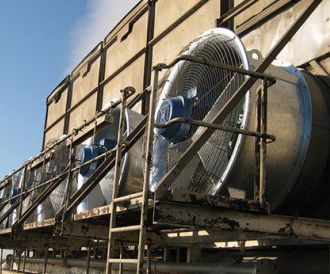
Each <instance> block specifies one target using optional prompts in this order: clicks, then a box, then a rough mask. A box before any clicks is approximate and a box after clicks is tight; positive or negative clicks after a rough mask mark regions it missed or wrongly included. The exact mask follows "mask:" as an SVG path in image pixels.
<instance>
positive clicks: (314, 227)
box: [153, 201, 330, 241]
mask: <svg viewBox="0 0 330 274" xmlns="http://www.w3.org/2000/svg"><path fill="white" fill-rule="evenodd" d="M153 216H154V223H155V224H158V225H168V226H170V227H182V228H183V227H186V228H193V227H195V228H196V227H199V228H205V229H214V230H216V229H220V230H221V231H223V232H224V233H226V232H228V233H229V234H230V233H232V235H233V236H232V240H234V239H237V233H249V232H252V233H261V234H262V235H263V238H267V236H268V237H270V238H271V237H286V239H287V241H290V239H297V238H304V239H313V240H320V241H329V240H330V221H324V220H315V219H308V218H296V217H291V216H280V215H265V214H256V213H250V212H240V211H237V210H230V209H221V208H210V207H201V206H197V205H193V204H185V206H182V204H178V203H175V202H165V201H158V202H156V204H155V207H154V213H153Z"/></svg>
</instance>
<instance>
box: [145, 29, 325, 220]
mask: <svg viewBox="0 0 330 274" xmlns="http://www.w3.org/2000/svg"><path fill="white" fill-rule="evenodd" d="M183 54H185V55H192V56H198V57H201V58H205V59H207V60H211V61H214V62H219V63H224V64H228V65H231V66H237V67H240V68H245V69H251V68H252V66H251V64H250V60H251V61H252V63H253V65H254V66H256V65H257V63H258V62H261V61H262V60H261V59H262V58H261V56H260V55H259V56H258V54H257V56H258V58H256V59H258V60H252V57H250V56H248V54H247V52H246V50H245V48H244V46H243V44H242V43H241V41H240V39H239V38H238V37H237V36H236V35H235V34H234V33H233V32H231V31H229V30H226V29H213V30H210V31H208V32H206V33H204V34H203V35H202V36H200V37H199V38H197V39H196V40H195V41H194V42H192V43H191V44H190V45H189V46H188V47H187V50H186V51H185V52H184V53H183ZM255 54H256V52H255ZM251 56H252V54H251ZM266 72H267V73H269V74H272V75H273V76H274V77H275V78H277V81H276V84H275V85H273V86H272V87H270V88H269V90H268V114H267V125H268V129H267V132H268V133H269V134H272V135H275V136H276V141H275V142H274V143H271V144H268V145H267V160H266V166H267V168H266V199H267V201H268V202H269V204H270V208H271V211H275V212H280V213H286V214H302V215H305V216H306V215H308V216H310V215H313V213H307V212H308V210H306V209H311V208H317V203H318V202H321V201H320V198H321V195H320V193H322V189H324V190H327V191H328V195H323V196H326V197H327V196H329V194H330V188H329V187H327V185H328V184H329V179H328V178H327V177H326V176H323V177H322V174H324V171H325V169H326V165H327V162H328V159H329V151H330V113H329V105H328V103H329V102H328V101H327V98H326V95H325V93H326V90H325V88H324V85H323V84H322V83H321V81H320V80H319V79H318V78H317V77H315V76H313V75H310V74H309V73H307V72H304V71H300V70H298V69H297V68H295V67H294V66H292V65H287V64H284V63H281V64H279V65H278V64H277V65H276V66H275V65H271V66H270V67H269V68H268V69H267V71H266ZM247 78H248V76H246V75H245V76H244V75H239V74H236V73H230V72H228V71H226V70H222V69H215V68H210V67H208V66H205V65H201V64H196V63H191V62H188V61H181V62H179V63H178V64H177V65H176V66H175V67H173V69H172V70H171V72H170V74H169V76H168V78H167V80H166V81H164V83H165V84H164V86H163V89H162V92H161V95H160V98H159V102H158V105H157V109H156V117H157V114H159V112H160V111H161V106H162V102H164V101H166V100H169V99H171V98H176V97H178V96H186V97H189V98H190V99H192V100H193V101H194V104H193V107H192V110H191V115H190V117H187V118H190V119H197V120H204V121H211V120H212V119H213V117H215V115H216V113H218V112H219V111H220V110H221V108H222V107H223V106H224V105H225V104H226V103H227V102H228V100H229V99H230V97H231V96H232V94H233V93H234V92H235V91H236V90H237V89H238V88H239V87H240V86H241V84H242V83H243V82H244V81H245V80H246V79H247ZM260 84H261V82H260V81H258V82H257V84H256V85H255V86H254V87H253V89H251V90H250V91H249V92H248V93H247V94H246V95H245V97H244V98H243V99H242V100H241V102H240V103H239V104H238V105H237V106H236V107H234V108H233V110H232V112H231V113H230V114H229V115H228V116H227V118H226V119H225V121H224V122H223V124H224V125H229V126H232V127H239V128H242V129H247V130H251V131H255V130H256V89H257V87H258V85H260ZM191 91H193V92H191ZM159 133H160V132H157V131H156V136H155V141H154V157H153V169H152V174H151V182H152V185H151V188H152V189H155V185H157V182H159V181H160V179H161V178H162V176H163V175H164V174H165V173H166V172H167V171H168V170H169V169H170V168H171V167H173V165H174V164H175V163H176V162H177V160H178V159H179V158H180V155H182V153H184V152H185V151H186V150H187V149H188V147H189V145H190V144H191V143H192V142H193V141H194V140H196V139H197V138H198V137H199V136H200V133H201V129H200V128H196V127H194V126H192V127H191V130H190V135H189V136H187V137H186V138H185V139H183V140H181V141H180V142H179V143H175V142H173V140H171V139H170V138H168V137H167V136H166V135H164V134H163V135H162V134H159ZM254 172H255V138H254V137H250V136H242V135H238V134H236V133H231V132H224V131H219V130H218V131H215V132H214V133H213V134H212V136H211V137H210V138H209V139H208V140H207V141H206V143H205V144H204V145H203V147H202V148H201V149H200V150H199V151H198V152H197V153H196V154H195V155H194V156H193V157H192V159H191V161H190V162H189V163H188V164H187V166H186V167H185V168H184V170H182V171H181V173H180V175H179V176H178V178H177V179H176V180H174V182H173V184H172V186H171V188H174V189H178V190H179V191H191V192H200V193H206V194H212V195H219V194H221V195H228V196H231V197H235V198H244V199H250V200H252V199H254V180H255V176H254ZM322 199H323V198H322ZM309 212H312V211H311V210H310V211H309ZM328 215H329V217H330V214H328Z"/></svg>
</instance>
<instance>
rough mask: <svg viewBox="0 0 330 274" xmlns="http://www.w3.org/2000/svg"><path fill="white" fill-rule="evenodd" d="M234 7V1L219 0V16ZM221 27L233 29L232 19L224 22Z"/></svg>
mask: <svg viewBox="0 0 330 274" xmlns="http://www.w3.org/2000/svg"><path fill="white" fill-rule="evenodd" d="M233 7H234V1H233V0H221V1H220V16H223V15H224V14H226V13H227V12H229V11H230V10H231V9H232V8H233ZM222 27H224V28H227V29H231V30H233V29H234V19H233V18H232V19H230V20H228V21H227V22H225V23H224V24H223V25H222Z"/></svg>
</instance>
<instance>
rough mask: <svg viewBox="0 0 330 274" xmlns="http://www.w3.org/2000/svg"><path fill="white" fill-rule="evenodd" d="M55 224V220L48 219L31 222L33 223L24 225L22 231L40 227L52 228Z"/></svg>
mask: <svg viewBox="0 0 330 274" xmlns="http://www.w3.org/2000/svg"><path fill="white" fill-rule="evenodd" d="M54 224H55V219H54V218H52V219H48V220H44V221H40V222H33V223H25V224H24V225H23V229H24V230H31V229H36V228H41V227H49V226H53V225H54Z"/></svg>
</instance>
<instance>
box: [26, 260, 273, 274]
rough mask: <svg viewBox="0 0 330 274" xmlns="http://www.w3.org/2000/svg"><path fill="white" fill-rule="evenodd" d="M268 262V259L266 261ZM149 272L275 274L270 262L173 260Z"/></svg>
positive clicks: (98, 264)
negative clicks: (190, 261) (225, 262)
mask: <svg viewBox="0 0 330 274" xmlns="http://www.w3.org/2000/svg"><path fill="white" fill-rule="evenodd" d="M26 262H27V263H33V264H43V263H44V259H42V258H26ZM267 262H268V261H267ZM48 264H49V265H60V266H63V267H82V268H85V267H86V260H85V259H67V260H66V262H65V264H64V260H63V259H48ZM105 265H106V262H105V261H95V260H91V261H90V268H101V269H104V268H105ZM113 269H116V270H118V269H119V264H113ZM124 269H125V270H128V271H129V270H132V271H134V270H135V269H136V267H135V266H134V265H125V266H124ZM143 269H144V270H146V269H147V264H146V263H145V264H144V265H143ZM150 269H151V273H163V274H165V273H218V274H255V273H258V274H276V272H274V264H273V263H272V262H270V261H269V262H268V263H266V264H265V261H263V263H260V261H258V262H254V263H240V264H232V265H226V264H219V263H175V262H163V261H160V262H151V264H150Z"/></svg>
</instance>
